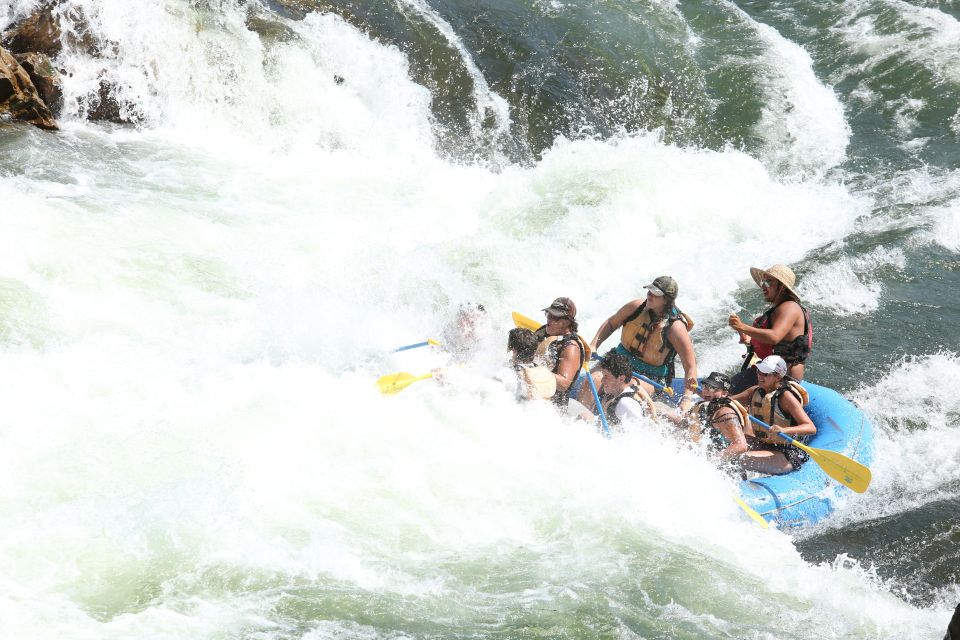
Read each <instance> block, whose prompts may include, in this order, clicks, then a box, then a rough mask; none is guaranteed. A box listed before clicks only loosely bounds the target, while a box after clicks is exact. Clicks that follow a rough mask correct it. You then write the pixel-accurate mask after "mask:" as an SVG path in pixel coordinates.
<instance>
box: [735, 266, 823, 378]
mask: <svg viewBox="0 0 960 640" xmlns="http://www.w3.org/2000/svg"><path fill="white" fill-rule="evenodd" d="M750 275H751V276H752V277H753V280H754V282H756V283H757V286H759V287H760V289H761V290H762V291H763V299H764V300H766V301H767V302H769V303H770V304H772V305H773V306H772V307H770V308H769V309H767V310H766V311H765V312H764V314H763V315H762V316H760V317H759V318H757V319H756V320H754V321H753V325H751V326H748V325H746V324H745V323H744V322H743V321H742V320H741V319H740V317H739V316H738V315H737V314H731V315H730V317H729V318H728V320H727V323H728V324H729V325H730V328H732V329H733V330H735V331H736V332H737V333H739V334H740V342H742V343H744V344H746V345H747V355H746V356H745V358H746V359H745V360H744V368H743V370H742V371H741V372H740V373H738V374H737V375H736V376H734V378H733V386H732V389H731V391H732V392H733V393H739V392H740V391H743V390H744V389H746V388H747V387H749V386H751V385H755V384H757V372H756V369H754V368H753V367H752V366H751V365H750V361H751V358H752V355H753V354H756V356H757V358H759V359H761V360H762V359H763V358H766V357H767V356H770V355H778V356H780V357H782V358H783V359H784V360H785V361H786V363H787V367H788V368H787V374H788V375H789V376H790V377H791V378H793V379H795V380H803V374H804V366H805V365H804V363H805V362H806V360H807V357H808V356H809V355H810V349H811V348H812V347H813V325H811V323H810V314H809V312H807V310H806V309H805V308H804V307H803V306H802V305H801V304H800V296H799V295H797V292H796V291H794V290H793V287H794V284H795V283H796V281H797V277H796V275H795V274H794V273H793V271H792V270H791V269H790V267H788V266H786V265H783V264H775V265H773V266H772V267H770V268H769V269H766V270H762V269H757V268H756V267H751V268H750Z"/></svg>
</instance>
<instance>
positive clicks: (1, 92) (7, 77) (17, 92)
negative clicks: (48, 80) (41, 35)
mask: <svg viewBox="0 0 960 640" xmlns="http://www.w3.org/2000/svg"><path fill="white" fill-rule="evenodd" d="M0 116H4V117H7V118H11V119H13V120H20V121H22V122H27V123H29V124H32V125H34V126H37V127H40V128H41V129H51V130H55V129H58V128H59V127H58V126H57V121H56V120H55V119H54V117H53V113H51V112H50V109H49V107H47V104H46V103H45V102H44V101H43V98H41V97H40V94H39V93H38V92H37V89H36V87H35V86H34V85H33V81H31V80H30V75H29V74H28V73H27V72H26V70H25V69H24V68H23V67H22V66H21V65H20V63H19V62H17V59H16V58H14V57H13V54H11V53H10V52H9V51H7V50H6V49H2V48H0Z"/></svg>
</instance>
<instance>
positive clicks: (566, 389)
mask: <svg viewBox="0 0 960 640" xmlns="http://www.w3.org/2000/svg"><path fill="white" fill-rule="evenodd" d="M543 311H544V313H546V314H547V324H545V325H544V326H542V327H540V328H539V329H537V330H536V331H535V332H534V333H535V334H536V336H537V339H538V340H539V342H540V344H539V346H538V347H537V355H536V357H535V358H534V362H536V363H537V364H541V365H543V366H545V367H547V368H549V369H550V371H551V372H552V373H553V376H554V378H555V379H556V382H557V391H556V393H555V394H554V396H553V402H554V403H555V404H556V405H557V406H560V407H566V406H567V405H568V404H569V401H570V388H571V386H572V385H573V383H574V382H575V381H576V379H577V376H578V375H579V374H580V368H581V367H583V362H584V359H585V358H586V350H585V349H584V345H583V344H582V342H581V338H580V336H578V335H577V305H575V304H574V303H573V300H571V299H570V298H557V299H556V300H554V301H553V302H552V303H551V304H550V306H549V307H547V308H546V309H544V310H543Z"/></svg>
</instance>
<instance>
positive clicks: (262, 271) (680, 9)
mask: <svg viewBox="0 0 960 640" xmlns="http://www.w3.org/2000/svg"><path fill="white" fill-rule="evenodd" d="M40 4H41V3H39V2H37V1H35V0H0V30H3V29H5V28H7V27H10V26H13V25H16V24H18V23H19V22H20V21H22V20H23V19H24V18H25V17H27V16H28V15H30V14H31V12H33V11H34V10H35V9H37V7H38V6H40ZM56 14H57V15H58V16H60V17H61V18H63V19H66V18H67V17H69V16H74V17H76V16H82V21H74V22H72V23H71V24H75V25H76V24H81V25H82V29H84V34H83V35H84V37H85V38H86V39H87V42H90V41H92V42H93V43H94V44H95V45H96V46H94V47H92V48H91V47H83V46H79V45H77V44H76V43H77V39H76V38H74V39H72V40H69V39H65V44H66V46H65V47H64V48H63V49H62V51H61V52H60V53H59V54H58V55H57V57H56V59H55V63H56V65H57V66H58V67H59V68H60V69H61V70H62V71H63V72H64V84H63V91H64V103H63V110H62V113H61V114H60V118H59V123H60V126H61V130H60V131H59V132H47V131H41V130H39V129H34V128H31V127H28V126H25V125H21V124H16V123H9V122H7V123H0V203H2V204H0V232H2V233H0V389H2V394H0V397H2V411H0V638H3V639H4V640H47V639H49V640H74V639H90V640H100V639H134V638H137V639H139V638H143V639H151V640H154V639H157V640H159V639H174V638H176V639H184V640H186V639H189V640H208V639H209V640H214V639H218V640H219V639H234V638H236V639H248V640H288V639H304V640H321V639H327V638H337V639H364V640H366V639H373V638H389V639H400V638H474V639H476V638H504V639H505V638H648V639H652V638H664V639H667V638H669V639H674V638H691V639H693V638H698V639H699V638H758V639H760V638H763V639H781V638H817V639H820V640H826V639H834V638H837V639H839V638H844V639H848V638H878V639H897V640H899V639H906V638H917V639H921V638H936V639H939V638H940V637H942V635H943V633H944V631H945V628H946V624H947V620H948V619H949V617H950V612H951V611H952V610H953V608H954V606H956V604H957V602H958V601H960V552H958V549H960V428H958V426H957V420H958V417H960V400H958V399H957V398H956V397H955V393H956V390H957V388H958V387H960V347H958V344H957V342H958V335H960V332H958V330H957V326H958V323H960V303H958V299H957V296H956V291H957V290H958V288H960V110H958V109H960V107H958V105H960V5H958V4H957V3H956V2H954V1H949V0H941V1H939V2H937V1H936V0H912V1H910V2H907V1H902V0H847V1H845V2H834V3H827V2H816V1H814V0H772V1H770V2H767V1H764V2H759V1H741V2H733V1H726V0H716V1H706V0H703V1H700V0H693V1H691V2H671V1H663V2H658V1H655V0H651V1H628V0H605V1H597V2H585V1H584V2H577V1H573V0H496V1H494V0H479V1H474V0H355V1H353V2H349V3H348V2H338V1H336V0H325V1H310V0H296V1H294V0H290V1H286V2H280V1H276V2H273V1H271V2H267V1H266V0H262V1H258V0H122V1H121V0H64V2H62V3H61V4H59V5H58V6H57V9H56ZM104 80H106V84H107V86H108V87H109V90H110V92H111V93H112V95H113V99H114V100H115V101H116V102H117V104H118V105H119V107H120V110H121V116H122V118H121V119H122V120H124V121H125V124H114V123H107V122H94V121H91V120H89V119H88V118H87V115H88V113H89V112H90V109H91V104H92V100H93V99H94V97H95V96H97V92H98V87H100V86H101V83H103V82H104ZM775 262H785V263H789V264H791V265H792V266H793V267H794V268H795V270H796V271H797V274H798V281H799V287H798V288H799V291H800V293H801V295H802V297H803V298H804V300H805V301H806V302H808V303H809V305H810V309H811V312H812V314H813V318H814V323H815V346H814V354H813V356H812V357H811V360H810V361H809V365H808V368H807V377H808V379H810V380H812V381H814V382H817V383H820V384H824V385H827V386H830V387H833V388H836V389H838V390H840V391H841V392H842V393H843V394H844V395H846V396H847V397H849V398H850V399H851V400H852V401H854V402H855V403H856V404H857V405H858V406H859V407H860V408H861V409H862V410H863V411H864V412H865V413H866V414H867V416H868V417H869V418H870V420H871V421H872V422H873V423H874V425H875V428H876V434H877V435H876V460H875V462H874V465H873V475H874V481H873V484H872V485H871V487H870V490H869V491H868V492H867V493H866V494H864V495H863V496H852V497H850V498H849V499H848V500H846V501H845V502H844V503H842V504H841V505H840V508H839V509H838V511H837V512H836V513H835V514H834V515H833V517H831V518H830V519H828V520H827V521H825V522H824V523H823V524H821V525H818V526H817V527H813V528H808V529H804V530H800V531H793V532H781V531H775V530H770V531H763V530H761V529H760V528H759V527H757V526H756V525H755V524H754V523H753V522H751V521H750V520H748V519H747V518H745V517H744V516H743V514H742V513H741V512H740V511H739V510H738V509H737V506H736V504H735V503H734V502H733V501H732V500H731V499H730V495H731V494H732V493H733V492H734V491H735V486H734V484H733V483H732V482H731V481H730V480H729V479H727V478H726V476H724V475H723V474H722V473H720V472H719V471H718V470H717V469H716V468H715V467H714V466H713V465H712V464H711V463H710V462H709V461H708V460H706V459H705V458H704V457H703V456H702V455H701V454H700V453H699V452H697V451H691V450H688V449H686V448H684V447H682V446H678V444H677V443H676V441H675V440H674V439H672V438H671V437H669V436H667V435H664V434H663V433H662V432H661V431H660V430H658V429H657V428H656V427H654V426H653V425H650V426H649V428H646V429H633V430H631V431H630V432H628V433H626V434H623V435H620V436H617V437H615V438H612V439H605V438H602V437H600V436H599V435H598V434H597V433H596V431H594V430H593V429H592V428H591V427H588V426H586V425H584V424H583V423H579V424H578V423H573V422H570V421H567V420H564V419H561V418H560V417H558V416H557V415H556V414H554V413H553V412H552V411H551V410H549V409H548V408H546V407H542V406H534V405H528V406H521V405H518V404H517V403H515V402H514V401H513V398H512V395H511V394H510V393H509V392H507V391H505V390H504V388H503V385H502V384H500V383H498V382H496V380H495V375H496V374H497V372H498V371H499V366H500V364H501V362H502V359H503V355H504V353H503V351H504V345H505V335H506V331H507V329H508V328H509V327H510V326H511V321H510V312H511V311H513V310H517V311H520V312H522V313H525V314H527V315H530V316H534V317H538V318H539V317H540V312H539V311H538V310H539V309H542V308H543V307H545V306H547V305H548V304H549V303H550V301H551V300H552V299H553V298H555V297H557V296H563V295H565V296H569V297H571V298H572V299H573V300H575V301H576V303H577V306H578V308H579V310H580V312H579V315H578V319H579V321H580V325H581V328H582V329H581V330H582V331H583V333H585V334H587V335H588V337H589V336H592V335H593V334H594V332H595V331H596V329H597V327H598V326H599V324H600V323H601V322H603V320H604V319H605V318H606V317H607V316H609V315H610V314H611V313H612V312H613V311H615V310H616V309H617V308H618V307H619V306H620V305H621V304H623V303H624V302H626V301H627V300H630V299H632V298H635V297H638V295H639V293H640V292H641V291H642V285H644V284H646V283H648V282H650V280H651V279H652V278H654V277H656V276H659V275H662V274H670V275H672V276H674V277H675V278H676V279H677V281H678V282H679V285H680V297H679V299H678V305H679V306H680V307H681V308H682V309H683V310H684V311H685V312H687V313H688V314H689V315H690V316H691V317H693V318H694V320H695V322H696V325H697V326H696V328H695V330H694V332H693V333H692V337H693V340H694V344H695V348H696V351H697V356H698V359H699V361H700V371H701V373H702V374H706V373H708V372H709V371H711V370H726V371H732V370H734V369H736V368H737V367H738V365H739V356H740V353H741V349H742V347H741V346H740V345H738V344H737V340H736V335H735V334H734V333H733V332H732V331H731V330H730V329H728V328H727V327H726V318H727V316H728V315H729V314H730V313H733V312H737V313H740V314H741V316H743V317H753V316H755V315H758V314H759V313H760V312H761V311H763V309H764V305H763V302H762V299H761V297H760V293H759V290H758V289H757V288H756V287H755V285H754V284H753V282H752V281H751V280H750V277H749V272H748V269H749V267H751V266H758V267H765V266H768V265H770V264H773V263H775ZM476 303H481V304H483V305H484V306H485V308H486V309H487V313H486V315H485V318H484V319H483V321H482V322H481V324H480V326H478V328H477V337H476V341H477V344H476V345H475V346H476V347H477V348H476V349H474V352H475V353H476V354H478V355H475V356H474V357H472V358H469V359H467V361H466V362H461V364H463V365H464V366H462V367H456V366H451V368H449V369H448V374H447V375H446V376H445V380H444V382H445V384H436V383H435V382H433V381H425V382H420V383H418V384H417V385H415V386H411V387H409V389H407V390H406V391H404V392H403V393H401V394H398V395H395V396H382V395H380V394H379V393H378V392H377V389H376V387H375V386H374V381H375V380H376V379H377V378H378V377H379V376H381V375H383V374H385V373H388V372H395V371H408V372H411V373H413V374H420V373H423V372H426V371H429V370H430V368H432V367H436V366H440V365H446V364H450V365H452V364H453V363H454V362H455V361H457V360H458V358H457V357H456V356H450V355H447V354H445V353H442V352H438V351H436V350H434V351H428V350H426V349H421V350H416V351H409V352H403V353H396V354H392V353H390V351H391V349H393V348H395V347H397V346H399V345H403V344H408V343H413V342H418V341H421V340H425V339H427V338H430V337H440V335H441V333H442V332H443V331H444V330H445V329H446V328H447V327H448V326H449V324H450V323H451V322H452V321H453V319H454V317H455V315H456V313H457V309H458V308H459V307H460V306H461V305H463V304H476ZM613 342H614V341H613V340H610V341H609V342H608V344H607V345H605V347H610V346H613ZM459 360H462V358H461V359H459Z"/></svg>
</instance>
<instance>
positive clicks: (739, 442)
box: [713, 407, 747, 460]
mask: <svg viewBox="0 0 960 640" xmlns="http://www.w3.org/2000/svg"><path fill="white" fill-rule="evenodd" d="M713 426H714V427H715V428H716V429H717V430H718V431H719V432H720V435H722V436H723V437H724V438H725V439H726V441H727V443H728V444H727V448H726V449H724V450H723V451H721V452H720V458H721V459H722V460H729V459H730V458H736V457H737V456H739V455H741V454H743V453H745V452H746V451H747V439H746V438H745V437H744V435H743V430H742V429H741V428H740V421H739V420H737V414H736V412H735V411H734V410H733V409H731V408H730V407H723V408H722V409H720V410H719V411H717V413H716V414H714V417H713Z"/></svg>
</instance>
